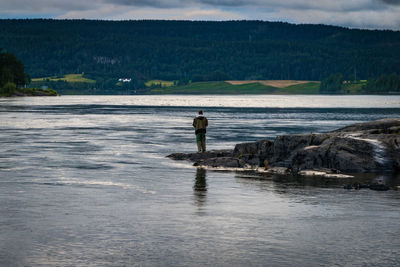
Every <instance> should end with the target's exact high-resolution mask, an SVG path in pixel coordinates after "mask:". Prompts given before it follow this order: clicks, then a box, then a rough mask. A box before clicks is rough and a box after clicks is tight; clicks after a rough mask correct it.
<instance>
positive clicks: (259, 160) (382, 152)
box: [167, 118, 400, 178]
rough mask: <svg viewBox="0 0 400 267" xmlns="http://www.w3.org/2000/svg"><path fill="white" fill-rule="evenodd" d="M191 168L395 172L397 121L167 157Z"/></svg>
mask: <svg viewBox="0 0 400 267" xmlns="http://www.w3.org/2000/svg"><path fill="white" fill-rule="evenodd" d="M167 157H169V158H171V159H174V160H188V161H191V162H193V163H194V164H193V165H194V166H199V167H213V168H224V169H232V170H253V171H257V172H264V173H271V174H282V175H289V174H292V175H304V176H325V177H332V178H349V177H352V176H351V175H349V173H380V172H397V171H400V118H390V119H382V120H377V121H371V122H364V123H358V124H353V125H350V126H347V127H344V128H341V129H338V130H335V131H331V132H328V133H310V134H297V135H282V136H278V137H276V139H275V140H273V141H271V140H267V139H263V140H259V141H257V142H251V143H241V144H237V145H236V146H235V148H234V149H226V150H211V151H208V152H205V153H173V154H171V155H168V156H167Z"/></svg>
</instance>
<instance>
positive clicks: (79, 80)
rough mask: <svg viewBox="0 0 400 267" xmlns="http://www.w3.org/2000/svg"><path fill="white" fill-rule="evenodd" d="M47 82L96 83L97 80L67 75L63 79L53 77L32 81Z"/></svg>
mask: <svg viewBox="0 0 400 267" xmlns="http://www.w3.org/2000/svg"><path fill="white" fill-rule="evenodd" d="M45 81H51V82H57V81H65V82H69V83H96V81H95V80H92V79H87V78H85V77H83V75H82V74H66V75H64V76H63V77H57V76H52V77H44V78H34V79H32V82H45Z"/></svg>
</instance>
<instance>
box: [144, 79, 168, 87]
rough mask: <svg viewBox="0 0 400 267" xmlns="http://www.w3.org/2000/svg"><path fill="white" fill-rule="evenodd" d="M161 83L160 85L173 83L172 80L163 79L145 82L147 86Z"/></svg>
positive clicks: (164, 85)
mask: <svg viewBox="0 0 400 267" xmlns="http://www.w3.org/2000/svg"><path fill="white" fill-rule="evenodd" d="M159 84H161V87H170V86H173V85H174V82H172V81H163V80H151V81H148V82H146V83H145V85H146V86H147V87H151V86H152V85H159Z"/></svg>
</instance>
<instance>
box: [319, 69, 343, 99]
mask: <svg viewBox="0 0 400 267" xmlns="http://www.w3.org/2000/svg"><path fill="white" fill-rule="evenodd" d="M342 88H343V75H342V74H341V73H337V74H332V75H330V76H329V77H328V78H326V79H325V80H323V81H322V82H321V85H320V87H319V92H320V93H321V94H340V93H342Z"/></svg>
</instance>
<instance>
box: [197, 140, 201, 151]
mask: <svg viewBox="0 0 400 267" xmlns="http://www.w3.org/2000/svg"><path fill="white" fill-rule="evenodd" d="M197 152H198V153H200V152H201V141H198V142H197Z"/></svg>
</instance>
